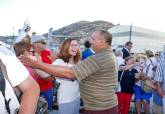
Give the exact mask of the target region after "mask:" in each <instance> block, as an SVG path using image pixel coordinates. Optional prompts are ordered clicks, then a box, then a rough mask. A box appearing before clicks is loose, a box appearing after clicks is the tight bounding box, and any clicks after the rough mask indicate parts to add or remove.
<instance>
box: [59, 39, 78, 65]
mask: <svg viewBox="0 0 165 114" xmlns="http://www.w3.org/2000/svg"><path fill="white" fill-rule="evenodd" d="M73 40H76V39H74V38H68V39H66V40H64V42H63V43H62V46H61V48H60V52H59V55H58V58H61V59H62V60H64V62H67V63H68V62H69V59H70V57H71V55H70V54H69V46H70V44H71V42H72V41H73ZM76 41H77V40H76ZM80 57H81V56H80V51H79V50H78V51H77V54H76V56H75V57H74V63H78V62H79V61H80Z"/></svg>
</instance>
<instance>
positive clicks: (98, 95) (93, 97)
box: [21, 30, 117, 114]
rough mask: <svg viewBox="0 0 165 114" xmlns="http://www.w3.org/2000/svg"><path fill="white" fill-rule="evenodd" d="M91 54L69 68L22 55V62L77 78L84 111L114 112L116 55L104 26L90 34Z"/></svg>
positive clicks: (60, 75) (64, 76) (115, 102)
mask: <svg viewBox="0 0 165 114" xmlns="http://www.w3.org/2000/svg"><path fill="white" fill-rule="evenodd" d="M90 40H91V44H92V48H93V50H94V51H95V52H96V53H95V55H92V56H90V57H88V58H87V59H85V60H83V61H81V62H80V63H78V64H77V65H75V66H74V67H72V68H68V67H64V66H53V65H48V64H44V63H42V62H41V61H40V60H37V61H34V60H31V59H30V58H28V57H24V56H22V58H21V59H22V61H23V62H24V63H25V64H28V65H30V66H33V67H35V68H38V69H41V70H43V71H45V72H48V73H50V74H53V75H55V76H58V77H61V78H69V79H77V80H78V81H79V83H80V93H81V97H82V99H83V102H84V108H85V112H84V113H85V114H117V97H116V94H115V91H114V88H115V84H116V82H117V66H116V58H115V55H114V54H113V52H112V49H111V47H110V46H111V42H112V35H111V34H110V33H109V32H107V31H104V30H98V31H95V32H94V33H93V34H92V36H91V39H90Z"/></svg>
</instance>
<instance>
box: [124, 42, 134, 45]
mask: <svg viewBox="0 0 165 114" xmlns="http://www.w3.org/2000/svg"><path fill="white" fill-rule="evenodd" d="M130 44H131V45H132V44H133V43H132V42H131V41H128V42H126V43H125V46H128V45H130Z"/></svg>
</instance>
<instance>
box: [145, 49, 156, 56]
mask: <svg viewBox="0 0 165 114" xmlns="http://www.w3.org/2000/svg"><path fill="white" fill-rule="evenodd" d="M146 55H147V57H154V53H153V51H151V50H147V51H146Z"/></svg>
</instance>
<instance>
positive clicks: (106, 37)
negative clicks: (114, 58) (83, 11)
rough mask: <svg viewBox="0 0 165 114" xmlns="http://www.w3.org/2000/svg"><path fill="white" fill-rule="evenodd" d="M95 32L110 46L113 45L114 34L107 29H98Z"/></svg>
mask: <svg viewBox="0 0 165 114" xmlns="http://www.w3.org/2000/svg"><path fill="white" fill-rule="evenodd" d="M94 33H96V34H98V35H99V38H103V39H104V40H105V41H106V42H107V43H108V44H109V46H111V43H112V35H111V34H110V33H109V32H108V31H105V30H97V31H95V32H94Z"/></svg>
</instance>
